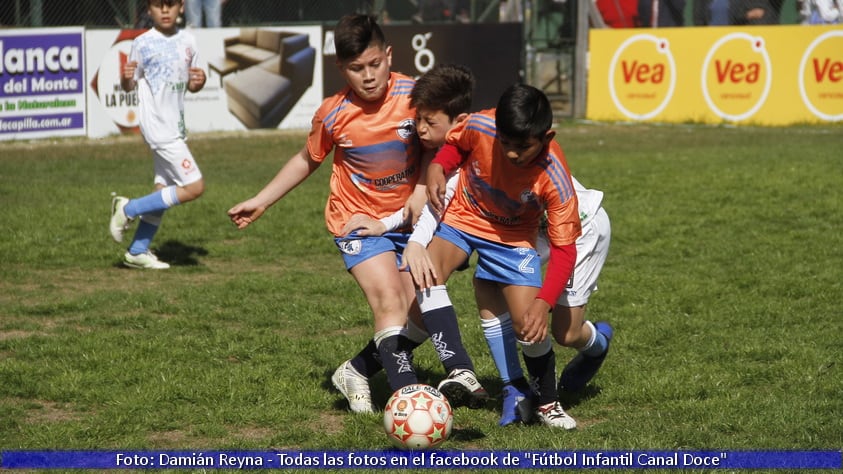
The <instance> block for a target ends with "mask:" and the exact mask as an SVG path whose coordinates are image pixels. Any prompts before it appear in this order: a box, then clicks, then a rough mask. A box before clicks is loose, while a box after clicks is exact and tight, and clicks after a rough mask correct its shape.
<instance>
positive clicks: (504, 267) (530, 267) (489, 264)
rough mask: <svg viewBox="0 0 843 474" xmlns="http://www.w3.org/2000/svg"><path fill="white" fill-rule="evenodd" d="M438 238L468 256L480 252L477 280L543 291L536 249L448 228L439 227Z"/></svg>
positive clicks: (475, 272) (539, 261) (476, 272)
mask: <svg viewBox="0 0 843 474" xmlns="http://www.w3.org/2000/svg"><path fill="white" fill-rule="evenodd" d="M436 236H437V237H439V238H441V239H444V240H447V241H448V242H450V243H452V244H454V245H456V246H457V247H459V248H460V249H462V251H463V252H465V253H466V254H467V255H469V256H470V255H471V253H472V251H474V252H477V269H476V270H475V271H474V276H475V277H477V278H480V279H483V280H491V281H496V282H499V283H503V284H505V285H517V286H533V287H536V288H541V286H542V272H541V259H540V258H539V254H538V253H537V252H536V249H534V248H530V247H513V246H511V245H506V244H501V243H498V242H492V241H490V240H486V239H481V238H479V237H474V236H473V235H471V234H468V233H466V232H463V231H461V230H458V229H455V228H453V227H451V226H449V225H447V224H440V225H439V230H437V231H436Z"/></svg>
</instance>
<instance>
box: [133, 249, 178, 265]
mask: <svg viewBox="0 0 843 474" xmlns="http://www.w3.org/2000/svg"><path fill="white" fill-rule="evenodd" d="M123 265H126V266H127V267H129V268H148V269H150V270H165V269H167V268H170V264H169V263H165V262H162V261H161V260H158V257H156V256H155V254H153V253H152V252H150V251H149V250H147V251H146V252H144V253H139V254H137V255H132V254H130V253H129V252H126V255H124V256H123Z"/></svg>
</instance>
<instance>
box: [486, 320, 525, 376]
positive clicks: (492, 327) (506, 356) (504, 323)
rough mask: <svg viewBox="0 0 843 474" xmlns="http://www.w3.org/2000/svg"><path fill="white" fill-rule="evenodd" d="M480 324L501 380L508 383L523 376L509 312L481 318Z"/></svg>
mask: <svg viewBox="0 0 843 474" xmlns="http://www.w3.org/2000/svg"><path fill="white" fill-rule="evenodd" d="M480 324H481V326H483V335H484V336H486V344H488V345H489V352H491V353H492V359H494V361H495V366H496V367H497V368H498V373H499V374H500V376H501V381H503V383H509V382H510V381H512V380H515V379H517V378H519V377H524V372H523V371H522V370H521V361H520V360H519V359H518V346H517V345H516V343H515V342H516V339H515V331H513V330H512V318H510V316H509V313H503V314H501V315H498V316H495V317H494V318H491V319H481V320H480Z"/></svg>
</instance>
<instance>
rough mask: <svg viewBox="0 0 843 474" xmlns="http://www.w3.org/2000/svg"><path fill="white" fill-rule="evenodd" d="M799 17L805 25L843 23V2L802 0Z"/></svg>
mask: <svg viewBox="0 0 843 474" xmlns="http://www.w3.org/2000/svg"><path fill="white" fill-rule="evenodd" d="M799 15H800V16H801V17H802V24H803V25H835V24H840V23H843V0H802V1H801V2H799Z"/></svg>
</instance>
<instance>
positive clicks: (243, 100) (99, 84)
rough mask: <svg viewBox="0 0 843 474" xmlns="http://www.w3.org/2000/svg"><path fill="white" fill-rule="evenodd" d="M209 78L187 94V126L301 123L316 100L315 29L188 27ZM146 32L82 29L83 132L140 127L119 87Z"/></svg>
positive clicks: (318, 60)
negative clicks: (136, 42)
mask: <svg viewBox="0 0 843 474" xmlns="http://www.w3.org/2000/svg"><path fill="white" fill-rule="evenodd" d="M190 31H191V33H192V34H193V35H194V36H195V37H196V41H197V47H198V49H199V61H200V63H201V64H203V65H204V67H205V74H206V76H207V82H206V83H205V87H204V88H203V89H202V90H201V91H199V92H197V93H191V92H188V93H186V94H185V117H184V118H185V125H186V126H187V129H188V134H189V133H190V132H208V131H225V130H248V129H257V128H272V129H276V128H278V129H303V128H308V127H309V126H310V119H311V118H312V117H313V112H314V111H315V110H316V108H317V107H318V106H319V103H320V102H321V100H322V56H321V54H319V51H321V49H322V44H321V27H319V26H295V27H294V26H291V27H257V28H253V27H250V28H201V29H191V30H190ZM143 32H144V30H88V31H87V32H86V41H87V43H88V55H87V57H88V65H87V68H88V69H87V70H88V71H89V74H88V78H87V88H88V111H89V116H90V120H89V125H88V136H90V137H93V138H96V137H103V136H107V135H111V134H117V133H137V132H138V110H137V107H138V103H137V95H136V93H135V92H134V91H132V92H128V93H127V92H124V91H122V89H121V88H120V70H121V68H122V67H123V65H124V64H125V63H126V61H127V60H128V57H129V53H130V51H131V48H132V41H133V40H134V38H136V37H137V36H138V35H140V34H142V33H143Z"/></svg>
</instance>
